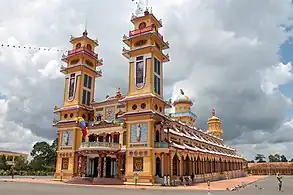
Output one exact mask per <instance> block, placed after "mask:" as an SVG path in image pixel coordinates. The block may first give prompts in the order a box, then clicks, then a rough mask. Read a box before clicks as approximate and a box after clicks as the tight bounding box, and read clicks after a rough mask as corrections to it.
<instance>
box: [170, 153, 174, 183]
mask: <svg viewBox="0 0 293 195" xmlns="http://www.w3.org/2000/svg"><path fill="white" fill-rule="evenodd" d="M172 156H173V154H172V153H171V152H170V153H169V175H170V178H171V179H172V176H173V158H172Z"/></svg>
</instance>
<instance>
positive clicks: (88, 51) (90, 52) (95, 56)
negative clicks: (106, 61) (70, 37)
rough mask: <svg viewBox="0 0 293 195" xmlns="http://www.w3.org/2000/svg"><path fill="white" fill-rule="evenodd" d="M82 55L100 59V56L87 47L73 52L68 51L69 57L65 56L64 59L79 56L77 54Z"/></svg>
mask: <svg viewBox="0 0 293 195" xmlns="http://www.w3.org/2000/svg"><path fill="white" fill-rule="evenodd" d="M80 53H85V54H87V55H89V56H91V57H93V58H95V59H98V54H97V53H95V52H93V51H91V50H89V49H87V48H86V47H81V48H78V49H73V50H71V51H68V53H67V56H66V55H65V56H63V59H65V58H67V57H70V56H73V55H77V54H80Z"/></svg>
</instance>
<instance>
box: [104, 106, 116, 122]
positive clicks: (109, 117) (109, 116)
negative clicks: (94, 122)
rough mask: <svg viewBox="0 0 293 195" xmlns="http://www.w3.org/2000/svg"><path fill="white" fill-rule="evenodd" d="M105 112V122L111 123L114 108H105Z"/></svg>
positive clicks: (113, 117) (113, 116)
mask: <svg viewBox="0 0 293 195" xmlns="http://www.w3.org/2000/svg"><path fill="white" fill-rule="evenodd" d="M105 112H106V113H105V114H106V117H105V119H106V120H107V121H113V120H114V119H115V106H111V107H106V110H105Z"/></svg>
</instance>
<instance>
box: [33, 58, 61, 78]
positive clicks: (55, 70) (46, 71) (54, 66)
mask: <svg viewBox="0 0 293 195" xmlns="http://www.w3.org/2000/svg"><path fill="white" fill-rule="evenodd" d="M38 72H40V73H41V75H42V76H43V77H48V78H49V79H56V78H59V77H60V78H61V77H62V76H63V74H61V73H60V64H59V63H58V62H57V61H56V60H52V61H50V62H49V63H48V64H47V65H46V66H45V68H43V69H38Z"/></svg>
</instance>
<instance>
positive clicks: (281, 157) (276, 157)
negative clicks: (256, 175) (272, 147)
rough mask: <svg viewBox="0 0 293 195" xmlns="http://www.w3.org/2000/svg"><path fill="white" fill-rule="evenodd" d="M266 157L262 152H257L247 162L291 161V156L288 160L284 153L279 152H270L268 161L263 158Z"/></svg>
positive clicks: (292, 160)
mask: <svg viewBox="0 0 293 195" xmlns="http://www.w3.org/2000/svg"><path fill="white" fill-rule="evenodd" d="M265 159H266V157H265V155H263V154H257V155H256V156H255V158H254V160H251V161H248V162H249V163H254V162H257V163H262V162H293V158H292V159H291V160H290V161H288V160H287V157H286V156H285V155H283V154H282V155H280V154H270V155H269V156H268V157H267V159H268V161H266V160H265Z"/></svg>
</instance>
